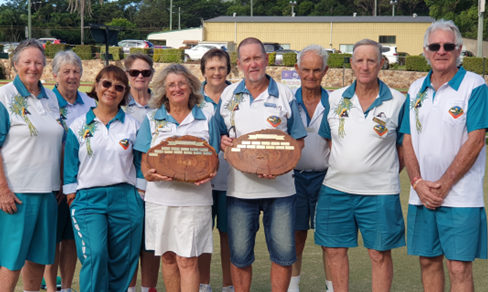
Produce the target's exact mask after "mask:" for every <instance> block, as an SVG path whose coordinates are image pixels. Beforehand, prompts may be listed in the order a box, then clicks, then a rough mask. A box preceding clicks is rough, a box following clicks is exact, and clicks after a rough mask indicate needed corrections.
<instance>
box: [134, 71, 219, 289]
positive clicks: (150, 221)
mask: <svg viewBox="0 0 488 292" xmlns="http://www.w3.org/2000/svg"><path fill="white" fill-rule="evenodd" d="M153 85H154V95H153V98H152V100H151V102H150V105H151V107H153V108H157V110H156V111H153V112H151V113H149V114H147V116H146V118H145V119H144V121H143V123H142V125H141V128H140V130H139V133H138V135H137V139H136V143H135V145H134V149H135V150H137V151H140V152H142V153H144V154H143V156H142V162H141V170H142V173H143V175H144V177H145V178H146V180H147V181H148V183H147V186H146V195H145V201H146V222H145V223H146V238H145V243H146V248H147V249H151V250H154V251H155V254H156V255H161V256H162V262H163V269H162V270H163V277H164V284H165V287H166V291H169V292H171V291H190V292H191V291H193V292H196V291H198V289H199V281H200V277H199V272H198V256H199V255H201V254H202V253H212V250H213V237H212V216H211V214H212V187H211V185H210V183H208V182H209V181H210V180H211V179H212V178H213V177H214V176H215V175H216V173H217V169H218V157H217V154H218V151H219V144H220V135H219V131H218V128H217V125H216V124H215V122H214V119H213V116H212V114H211V113H208V112H205V111H203V110H202V109H200V107H199V106H198V105H199V104H200V103H201V102H202V100H203V96H202V95H201V93H200V86H201V85H200V81H199V80H198V79H197V78H196V77H195V76H193V75H192V74H191V73H190V72H189V71H188V69H186V68H185V67H184V66H182V65H179V64H173V65H170V66H168V67H167V68H166V69H164V70H163V71H162V72H161V73H160V74H159V75H158V76H156V78H155V80H154V84H153Z"/></svg>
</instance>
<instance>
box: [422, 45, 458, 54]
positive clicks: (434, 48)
mask: <svg viewBox="0 0 488 292" xmlns="http://www.w3.org/2000/svg"><path fill="white" fill-rule="evenodd" d="M427 48H429V51H432V52H437V51H439V50H440V49H441V44H430V45H428V46H427ZM457 48H458V46H457V45H456V44H451V43H446V44H444V51H446V52H450V51H454V49H457Z"/></svg>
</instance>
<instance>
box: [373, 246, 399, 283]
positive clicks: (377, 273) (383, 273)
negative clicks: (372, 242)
mask: <svg viewBox="0 0 488 292" xmlns="http://www.w3.org/2000/svg"><path fill="white" fill-rule="evenodd" d="M368 253H369V257H370V259H371V268H372V279H373V281H372V282H373V283H372V284H373V292H388V291H390V289H391V282H392V281H393V261H392V259H391V250H385V251H377V250H374V249H368Z"/></svg>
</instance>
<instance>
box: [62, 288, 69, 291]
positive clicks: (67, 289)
mask: <svg viewBox="0 0 488 292" xmlns="http://www.w3.org/2000/svg"><path fill="white" fill-rule="evenodd" d="M61 292H71V288H66V289H61Z"/></svg>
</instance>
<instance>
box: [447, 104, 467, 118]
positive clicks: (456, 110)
mask: <svg viewBox="0 0 488 292" xmlns="http://www.w3.org/2000/svg"><path fill="white" fill-rule="evenodd" d="M449 114H450V115H451V116H452V117H453V118H454V119H457V118H459V117H460V116H462V115H463V114H464V111H463V109H462V108H461V107H459V106H453V107H451V108H450V109H449Z"/></svg>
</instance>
